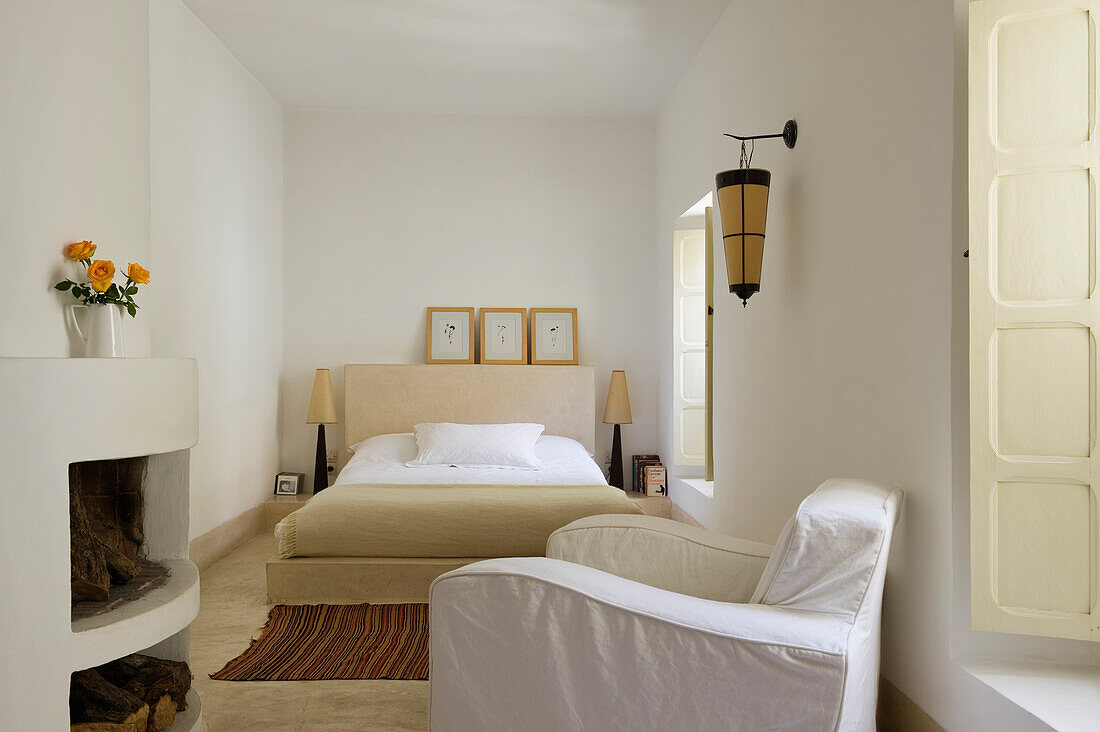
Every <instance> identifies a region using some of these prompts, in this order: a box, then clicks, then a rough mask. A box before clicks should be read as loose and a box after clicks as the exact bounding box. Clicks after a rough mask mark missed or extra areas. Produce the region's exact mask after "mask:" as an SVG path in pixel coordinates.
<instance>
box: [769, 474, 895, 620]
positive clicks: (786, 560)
mask: <svg viewBox="0 0 1100 732" xmlns="http://www.w3.org/2000/svg"><path fill="white" fill-rule="evenodd" d="M901 496H902V493H901V491H899V490H893V491H885V490H883V488H882V487H881V486H880V485H878V484H876V483H871V482H869V481H863V480H854V479H850V478H832V479H830V480H827V481H825V482H824V483H822V484H821V485H820V486H819V487H818V489H817V490H816V491H814V492H813V493H812V494H810V495H809V496H807V497H806V499H805V500H803V501H802V503H801V504H800V505H799V507H798V511H796V512H795V514H794V516H792V517H791V519H790V520H789V521H788V522H787V525H786V526H785V527H784V528H783V531H782V532H781V533H780V535H779V541H777V542H776V545H775V551H774V552H773V554H772V557H771V560H770V561H769V562H768V566H767V567H766V568H765V569H764V573H763V576H762V577H761V578H760V584H759V586H757V588H756V591H755V592H754V593H753V596H752V600H751V601H752V602H758V603H763V604H765V605H782V606H784V607H797V608H803V609H806V610H817V611H820V612H830V613H839V614H842V615H847V616H849V617H855V615H856V613H857V612H858V611H859V610H860V607H861V606H862V604H863V602H864V599H865V597H866V595H867V590H868V587H869V585H870V584H871V580H872V576H873V574H874V571H875V569H876V567H877V566H878V563H879V561H880V560H885V556H886V553H885V552H884V551H883V549H884V544H886V542H888V540H889V535H890V533H891V532H892V530H893V528H894V523H895V521H896V520H897V515H898V507H899V503H900V501H901ZM887 546H888V544H887Z"/></svg>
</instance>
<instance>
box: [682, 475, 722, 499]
mask: <svg viewBox="0 0 1100 732" xmlns="http://www.w3.org/2000/svg"><path fill="white" fill-rule="evenodd" d="M680 482H681V483H683V484H684V485H686V486H689V487H691V488H694V489H695V490H696V491H698V492H699V493H701V494H702V495H704V496H706V497H707V498H714V481H713V480H703V479H702V478H681V479H680Z"/></svg>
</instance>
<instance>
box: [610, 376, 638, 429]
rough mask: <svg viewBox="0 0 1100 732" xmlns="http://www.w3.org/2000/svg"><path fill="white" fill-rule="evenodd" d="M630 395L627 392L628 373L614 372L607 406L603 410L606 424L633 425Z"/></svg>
mask: <svg viewBox="0 0 1100 732" xmlns="http://www.w3.org/2000/svg"><path fill="white" fill-rule="evenodd" d="M631 422H632V420H631V418H630V394H628V393H627V391H626V372H625V371H619V370H616V371H612V372H611V386H610V387H609V388H608V390H607V405H606V406H605V407H604V410H603V423H604V424H631Z"/></svg>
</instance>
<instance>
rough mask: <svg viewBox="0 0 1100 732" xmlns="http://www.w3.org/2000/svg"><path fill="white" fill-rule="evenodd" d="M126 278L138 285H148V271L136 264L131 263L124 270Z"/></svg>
mask: <svg viewBox="0 0 1100 732" xmlns="http://www.w3.org/2000/svg"><path fill="white" fill-rule="evenodd" d="M126 276H127V277H129V278H130V279H131V280H133V281H134V282H136V283H138V284H139V285H146V284H148V283H149V270H147V269H145V268H144V267H142V266H141V265H140V264H137V263H136V262H131V263H130V266H129V267H127V268H126Z"/></svg>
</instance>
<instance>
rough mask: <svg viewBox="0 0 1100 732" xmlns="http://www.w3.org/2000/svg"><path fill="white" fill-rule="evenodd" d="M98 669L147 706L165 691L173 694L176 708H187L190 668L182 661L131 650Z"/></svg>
mask: <svg viewBox="0 0 1100 732" xmlns="http://www.w3.org/2000/svg"><path fill="white" fill-rule="evenodd" d="M98 671H99V672H100V673H101V674H102V675H103V677H104V678H105V679H107V680H108V681H110V682H111V683H112V684H115V685H116V686H120V687H122V688H124V689H126V690H127V691H129V692H130V693H131V694H133V695H134V696H137V697H139V698H140V699H142V700H143V701H145V702H146V703H147V704H148V705H149V706H150V707H154V706H155V705H156V703H157V702H158V701H159V700H160V698H161V697H162V696H164V695H166V694H167V695H169V696H171V697H172V701H174V702H175V703H176V708H177V709H178V710H180V711H183V710H184V709H187V691H188V689H190V688H191V669H190V668H188V666H187V664H186V663H184V662H183V661H172V660H169V659H167V658H156V657H154V656H146V655H144V654H141V653H131V654H130V655H129V656H124V657H123V658H120V659H118V660H116V661H111V662H109V663H105V664H103V665H102V666H100V667H99V669H98Z"/></svg>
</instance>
